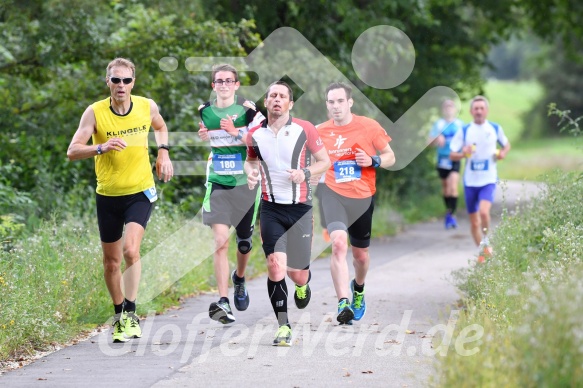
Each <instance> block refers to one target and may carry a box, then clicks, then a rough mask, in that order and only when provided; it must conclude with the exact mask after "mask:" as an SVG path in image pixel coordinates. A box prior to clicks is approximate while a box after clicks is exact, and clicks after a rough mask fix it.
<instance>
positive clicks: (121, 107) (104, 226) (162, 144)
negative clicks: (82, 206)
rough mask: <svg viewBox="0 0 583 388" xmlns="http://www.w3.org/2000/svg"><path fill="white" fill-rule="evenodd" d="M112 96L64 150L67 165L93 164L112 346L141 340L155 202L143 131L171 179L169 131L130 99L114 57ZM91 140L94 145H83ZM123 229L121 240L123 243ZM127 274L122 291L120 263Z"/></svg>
mask: <svg viewBox="0 0 583 388" xmlns="http://www.w3.org/2000/svg"><path fill="white" fill-rule="evenodd" d="M105 82H106V83H107V86H108V87H109V90H110V92H111V96H110V97H109V98H106V99H104V100H101V101H98V102H96V103H94V104H92V105H90V106H89V107H88V108H87V109H86V110H85V112H84V113H83V116H82V117H81V122H80V123H79V128H78V129H77V132H75V135H74V136H73V139H72V140H71V144H70V145H69V149H68V150H67V157H68V158H69V160H78V159H87V158H90V157H93V158H94V159H95V173H96V175H97V190H96V191H97V193H96V204H97V222H98V224H99V234H100V237H101V247H102V249H103V267H104V277H105V283H106V285H107V289H108V290H109V294H110V295H111V299H112V300H113V305H114V312H115V315H114V319H113V342H126V341H129V339H130V338H139V337H141V336H142V331H141V329H140V324H139V323H140V321H139V319H138V317H137V316H136V314H135V312H136V303H135V302H136V298H137V294H138V284H139V282H140V274H141V264H140V245H141V242H142V238H143V236H144V232H145V229H146V225H147V223H148V220H149V219H150V214H151V212H152V207H153V205H152V203H153V202H154V201H155V200H156V199H157V195H156V188H155V186H154V178H153V176H152V171H151V167H150V160H149V156H148V132H149V131H150V126H152V128H154V133H155V135H156V142H157V143H158V158H157V160H156V173H157V175H158V178H159V179H163V180H164V182H167V181H168V180H169V179H170V178H172V176H173V175H174V171H173V167H172V162H171V161H170V157H169V156H168V152H169V147H168V129H167V128H166V123H165V122H164V119H163V118H162V116H161V115H160V112H159V111H158V106H157V105H156V103H155V102H154V101H152V100H150V99H147V98H144V97H138V96H132V95H131V91H132V88H133V87H134V82H135V66H134V64H133V63H132V62H130V61H128V60H127V59H123V58H116V59H114V60H113V61H111V62H110V63H109V65H108V66H107V72H106V78H105ZM90 138H93V144H92V145H88V144H87V143H88V142H89V139H90ZM124 226H125V238H124V239H122V237H123V234H124ZM122 259H125V263H126V271H125V273H124V276H123V281H124V290H122V287H121V280H122V273H121V269H120V268H121V262H122Z"/></svg>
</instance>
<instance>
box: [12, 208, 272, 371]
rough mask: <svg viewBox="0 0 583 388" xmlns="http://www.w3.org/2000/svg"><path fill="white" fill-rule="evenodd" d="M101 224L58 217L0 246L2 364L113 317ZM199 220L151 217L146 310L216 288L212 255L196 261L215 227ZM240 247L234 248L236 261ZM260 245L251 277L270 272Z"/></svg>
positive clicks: (145, 257)
mask: <svg viewBox="0 0 583 388" xmlns="http://www.w3.org/2000/svg"><path fill="white" fill-rule="evenodd" d="M166 210H167V209H166ZM96 224H97V222H96V221H95V218H94V217H91V216H88V217H85V218H82V219H71V218H67V217H65V219H64V220H57V219H55V218H53V219H51V220H47V221H44V222H43V223H42V225H41V226H40V227H39V228H37V229H36V230H35V231H34V233H33V234H30V235H28V236H25V238H23V239H21V240H20V241H18V242H14V247H13V248H12V249H11V250H10V251H5V250H0V311H2V314H0V367H1V366H2V361H3V360H7V359H10V358H14V357H18V356H20V355H23V354H31V353H32V352H33V351H35V350H43V349H45V348H46V347H47V346H48V345H49V344H52V343H55V342H60V343H66V342H68V341H70V340H71V339H73V338H75V337H76V336H78V335H79V333H81V332H83V331H84V330H87V329H92V328H95V327H96V326H98V325H101V324H103V323H105V322H106V320H108V318H109V317H111V315H112V313H113V307H112V303H111V299H110V297H109V293H108V291H107V288H106V286H105V282H104V280H103V265H102V259H101V258H102V253H101V245H100V243H99V233H98V231H97V225H96ZM195 224H197V223H191V222H190V220H187V219H185V218H184V217H182V216H180V215H177V214H173V213H172V212H170V211H161V210H158V211H154V213H153V214H152V218H151V221H150V223H149V224H148V228H147V231H146V235H145V237H144V240H143V244H142V281H141V282H140V291H139V293H138V313H139V314H145V313H147V312H149V311H151V310H155V311H157V312H160V311H163V310H164V309H165V308H168V307H170V306H174V305H177V304H178V303H179V301H180V298H181V297H183V296H184V295H193V294H197V293H199V292H201V291H205V290H211V289H213V288H214V287H216V283H215V280H214V276H213V275H214V272H213V265H212V256H211V257H208V258H200V257H198V259H197V256H200V255H197V253H198V252H201V251H203V250H205V249H206V250H208V251H211V252H212V245H213V244H214V243H213V242H212V238H211V239H209V238H208V235H207V234H209V233H210V232H208V231H209V230H210V228H208V227H205V228H204V230H202V229H203V228H200V229H201V230H194V229H195V228H193V227H189V225H195ZM207 232H208V233H207ZM233 240H234V239H233ZM209 245H211V247H209ZM235 245H236V244H234V243H231V244H230V246H229V250H230V252H229V257H230V258H234V257H235V249H236V247H235ZM254 246H255V248H254V249H253V251H252V255H251V258H250V260H249V264H248V267H247V275H248V276H249V277H253V276H257V274H259V273H263V272H264V271H265V258H264V255H263V252H262V250H261V242H260V241H259V235H258V234H256V235H255V236H254ZM233 265H234V264H233V263H231V266H233ZM150 296H151V297H152V298H151V297H150ZM154 297H155V298H154Z"/></svg>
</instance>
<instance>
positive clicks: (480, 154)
mask: <svg viewBox="0 0 583 388" xmlns="http://www.w3.org/2000/svg"><path fill="white" fill-rule="evenodd" d="M470 113H471V115H472V117H473V118H474V120H473V122H471V123H470V124H468V125H466V126H464V127H463V128H462V130H460V131H458V132H457V133H456V134H455V136H454V138H453V139H452V141H451V143H450V149H451V154H450V158H451V160H453V161H458V160H461V159H463V158H466V166H465V170H464V194H465V199H466V207H467V210H468V214H469V216H470V224H471V232H472V237H473V238H474V241H475V243H476V245H478V246H479V245H480V244H481V243H482V239H483V238H484V237H486V236H483V235H482V231H483V230H485V231H487V230H488V229H489V228H490V209H491V207H492V202H493V201H494V190H495V188H496V182H497V180H498V171H497V168H496V163H497V161H498V160H502V159H504V158H505V157H506V155H507V154H508V151H510V142H509V141H508V138H507V137H506V136H505V135H504V131H503V130H502V127H501V126H500V125H498V124H496V123H492V122H490V121H488V120H486V117H487V116H488V100H487V99H486V97H483V96H476V97H474V98H473V99H472V101H471V103H470ZM498 145H500V147H501V148H498Z"/></svg>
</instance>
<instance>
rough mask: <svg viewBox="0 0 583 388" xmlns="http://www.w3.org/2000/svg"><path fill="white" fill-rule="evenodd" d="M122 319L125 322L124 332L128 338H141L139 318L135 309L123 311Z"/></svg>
mask: <svg viewBox="0 0 583 388" xmlns="http://www.w3.org/2000/svg"><path fill="white" fill-rule="evenodd" d="M123 321H124V323H125V333H126V337H128V338H141V337H142V329H141V328H140V318H138V316H137V315H136V312H135V311H124V312H123Z"/></svg>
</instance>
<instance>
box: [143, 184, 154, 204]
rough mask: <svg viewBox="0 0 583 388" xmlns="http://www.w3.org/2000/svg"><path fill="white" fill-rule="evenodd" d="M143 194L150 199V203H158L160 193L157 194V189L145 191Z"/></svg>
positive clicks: (151, 188)
mask: <svg viewBox="0 0 583 388" xmlns="http://www.w3.org/2000/svg"><path fill="white" fill-rule="evenodd" d="M143 193H144V194H145V195H146V197H148V199H149V200H150V203H152V202H156V200H157V199H158V193H157V192H156V188H155V187H150V188H149V189H146V190H144V191H143Z"/></svg>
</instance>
